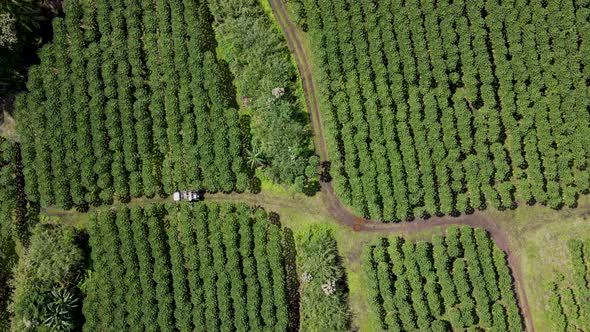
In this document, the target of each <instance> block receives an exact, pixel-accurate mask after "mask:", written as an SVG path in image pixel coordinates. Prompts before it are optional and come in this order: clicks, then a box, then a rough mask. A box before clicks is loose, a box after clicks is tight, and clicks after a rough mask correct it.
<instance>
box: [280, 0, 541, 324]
mask: <svg viewBox="0 0 590 332" xmlns="http://www.w3.org/2000/svg"><path fill="white" fill-rule="evenodd" d="M269 2H270V5H271V7H272V10H273V14H274V16H275V18H276V20H277V22H278V23H279V25H280V27H281V30H282V31H283V35H284V36H285V38H286V40H287V43H288V45H289V49H290V50H291V53H292V54H293V57H294V59H295V62H296V64H297V68H298V70H299V75H300V77H301V82H302V86H303V94H304V96H305V102H306V105H307V109H308V111H309V118H310V121H311V127H312V131H313V137H314V144H315V149H316V152H317V154H318V155H319V156H320V159H321V160H322V161H325V160H328V153H327V147H326V140H325V136H324V131H323V126H322V120H321V113H320V110H319V106H318V100H317V93H316V89H315V85H314V81H313V77H312V71H311V66H310V59H308V57H307V55H306V54H305V51H304V49H303V47H302V43H301V41H300V40H299V37H298V35H297V28H296V27H295V25H294V24H293V22H292V21H291V19H290V18H289V14H288V13H287V10H286V8H285V6H284V4H283V2H282V0H269ZM322 194H323V197H324V202H325V204H326V207H327V210H328V212H329V214H330V215H331V217H332V218H333V219H334V220H336V221H337V222H338V223H340V224H343V225H346V226H349V227H352V228H354V229H355V230H357V231H365V232H379V233H389V232H401V233H406V234H407V233H413V232H418V231H422V230H427V229H430V228H433V227H441V226H449V225H468V226H471V227H479V228H483V229H485V230H487V231H488V232H489V234H490V236H491V237H492V238H493V239H494V241H495V242H496V244H497V245H498V247H499V248H500V249H502V250H503V251H504V252H506V255H507V260H508V265H509V266H510V269H511V271H512V274H513V277H514V283H515V288H516V292H517V296H518V301H519V304H520V309H521V313H522V316H523V317H524V320H525V324H526V329H527V330H528V331H533V332H534V331H535V328H534V325H533V320H532V317H531V315H530V310H529V305H528V300H527V296H526V293H525V291H524V282H523V277H522V268H521V264H520V260H519V258H518V257H517V256H516V255H515V254H514V253H513V252H512V250H511V249H510V239H509V238H508V234H507V233H506V232H505V231H504V230H503V229H502V228H501V227H500V225H499V224H498V223H496V222H494V221H493V220H490V219H488V218H486V217H485V216H483V215H482V214H479V213H477V212H476V213H475V214H472V215H462V216H460V217H448V216H443V217H432V218H428V219H416V220H415V221H413V222H401V223H395V224H385V223H382V222H378V221H366V220H364V219H361V218H358V217H357V216H355V215H353V214H352V213H351V212H350V211H349V210H348V209H347V208H346V207H344V206H343V205H342V203H341V202H340V200H339V199H338V197H337V196H336V195H335V193H334V188H333V186H332V184H331V183H322Z"/></svg>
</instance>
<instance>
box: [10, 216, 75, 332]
mask: <svg viewBox="0 0 590 332" xmlns="http://www.w3.org/2000/svg"><path fill="white" fill-rule="evenodd" d="M80 240H81V234H80V233H79V232H78V231H77V230H74V229H72V228H70V227H67V226H55V225H49V224H48V225H45V224H39V225H38V226H36V227H35V228H34V229H33V231H32V236H31V244H30V247H29V248H28V251H27V252H26V253H25V254H24V255H23V256H22V257H21V259H20V260H19V262H18V265H17V266H16V268H15V272H14V278H13V287H14V294H13V310H14V316H13V317H12V330H13V331H26V330H38V331H49V330H58V331H70V330H73V329H76V328H77V327H79V325H80V322H81V312H80V310H79V309H80V308H79V307H80V306H79V303H80V294H79V290H78V288H77V284H78V281H79V280H80V279H81V278H82V275H83V266H84V262H85V259H86V257H85V253H84V251H83V250H82V245H83V243H81V241H80Z"/></svg>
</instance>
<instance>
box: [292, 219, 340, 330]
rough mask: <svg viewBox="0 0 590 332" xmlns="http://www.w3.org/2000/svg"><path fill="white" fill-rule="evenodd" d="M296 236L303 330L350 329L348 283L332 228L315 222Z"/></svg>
mask: <svg viewBox="0 0 590 332" xmlns="http://www.w3.org/2000/svg"><path fill="white" fill-rule="evenodd" d="M295 236H296V238H295V243H296V245H297V272H298V274H299V282H300V285H301V287H300V293H301V307H300V308H301V316H300V322H301V331H348V330H349V327H350V314H349V310H348V286H347V285H346V276H345V273H344V268H343V267H342V262H341V257H340V256H339V254H338V247H337V244H336V240H335V239H334V237H333V235H332V233H331V230H330V229H328V228H326V227H322V226H317V225H314V226H310V227H307V228H305V229H303V230H302V231H301V232H299V233H296V234H295Z"/></svg>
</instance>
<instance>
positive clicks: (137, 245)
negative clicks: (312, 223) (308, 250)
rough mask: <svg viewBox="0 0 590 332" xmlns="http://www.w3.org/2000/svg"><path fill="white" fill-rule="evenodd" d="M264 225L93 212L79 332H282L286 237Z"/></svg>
mask: <svg viewBox="0 0 590 332" xmlns="http://www.w3.org/2000/svg"><path fill="white" fill-rule="evenodd" d="M266 219H267V218H266V213H265V212H264V211H263V210H257V211H253V210H252V209H251V208H249V207H247V206H246V205H232V204H213V203H211V204H177V205H167V206H164V205H149V206H147V207H145V208H140V207H132V208H129V207H125V206H122V207H119V208H117V209H116V210H114V209H103V210H99V211H98V212H97V213H96V214H95V215H94V217H93V219H92V220H91V222H90V225H89V227H90V240H91V241H90V242H91V243H90V244H91V247H92V253H93V271H94V272H93V273H92V277H91V278H90V280H89V284H88V295H87V297H86V298H85V300H84V314H85V316H86V323H85V325H84V330H86V331H95V330H101V329H104V330H111V329H116V330H133V331H145V330H147V331H156V330H157V331H168V330H170V331H173V330H182V331H186V330H193V329H194V330H197V331H202V330H207V331H232V330H235V331H250V330H276V331H285V330H286V329H287V324H288V323H289V321H290V312H289V307H288V304H289V302H290V299H289V298H288V297H287V294H288V293H287V288H286V274H285V266H284V258H283V257H284V254H283V250H282V243H283V236H282V231H281V228H280V226H279V225H276V224H270V223H268V222H267V221H266Z"/></svg>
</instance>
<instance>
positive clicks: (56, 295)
mask: <svg viewBox="0 0 590 332" xmlns="http://www.w3.org/2000/svg"><path fill="white" fill-rule="evenodd" d="M51 297H52V301H51V302H49V303H48V304H47V318H45V320H44V321H43V325H45V326H46V327H49V328H50V329H51V330H52V331H53V330H55V331H70V330H72V329H73V328H74V317H73V315H72V311H73V310H74V309H75V308H77V307H78V305H77V304H76V302H77V301H78V299H76V298H75V297H74V295H72V293H70V292H69V291H68V290H67V289H65V288H60V289H54V290H52V291H51Z"/></svg>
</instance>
